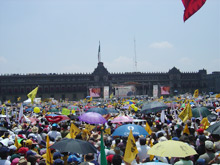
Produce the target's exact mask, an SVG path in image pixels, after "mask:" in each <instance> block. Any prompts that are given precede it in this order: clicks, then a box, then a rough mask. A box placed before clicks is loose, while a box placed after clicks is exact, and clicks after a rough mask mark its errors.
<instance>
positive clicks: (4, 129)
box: [0, 127, 8, 132]
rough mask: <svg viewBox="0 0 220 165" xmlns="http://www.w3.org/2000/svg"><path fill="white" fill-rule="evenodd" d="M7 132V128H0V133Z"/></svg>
mask: <svg viewBox="0 0 220 165" xmlns="http://www.w3.org/2000/svg"><path fill="white" fill-rule="evenodd" d="M7 131H8V129H7V128H5V127H0V132H7Z"/></svg>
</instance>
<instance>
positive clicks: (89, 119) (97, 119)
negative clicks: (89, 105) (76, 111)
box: [78, 112, 107, 124]
mask: <svg viewBox="0 0 220 165" xmlns="http://www.w3.org/2000/svg"><path fill="white" fill-rule="evenodd" d="M78 118H79V120H80V121H84V122H86V123H89V124H104V123H106V122H107V120H106V119H105V118H104V117H103V116H102V115H100V114H99V113H96V112H87V113H84V114H82V115H81V116H79V117H78Z"/></svg>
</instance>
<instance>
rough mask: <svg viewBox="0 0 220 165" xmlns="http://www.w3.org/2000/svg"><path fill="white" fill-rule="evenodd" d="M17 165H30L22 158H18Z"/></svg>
mask: <svg viewBox="0 0 220 165" xmlns="http://www.w3.org/2000/svg"><path fill="white" fill-rule="evenodd" d="M18 165H31V163H30V162H28V161H27V160H26V159H25V158H24V157H22V158H20V160H19V161H18Z"/></svg>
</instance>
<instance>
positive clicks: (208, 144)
mask: <svg viewBox="0 0 220 165" xmlns="http://www.w3.org/2000/svg"><path fill="white" fill-rule="evenodd" d="M205 148H206V149H207V150H213V149H214V143H213V142H212V141H210V140H206V141H205Z"/></svg>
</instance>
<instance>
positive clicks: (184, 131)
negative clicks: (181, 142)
mask: <svg viewBox="0 0 220 165" xmlns="http://www.w3.org/2000/svg"><path fill="white" fill-rule="evenodd" d="M183 133H186V134H188V135H189V134H190V132H189V128H188V125H187V124H186V125H185V127H184V130H183Z"/></svg>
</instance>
